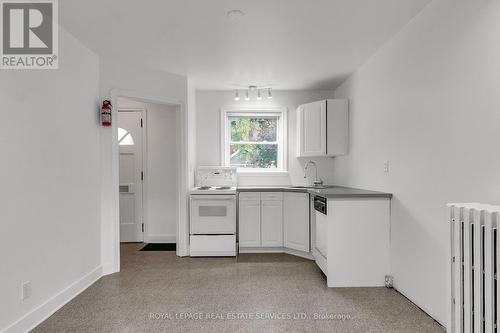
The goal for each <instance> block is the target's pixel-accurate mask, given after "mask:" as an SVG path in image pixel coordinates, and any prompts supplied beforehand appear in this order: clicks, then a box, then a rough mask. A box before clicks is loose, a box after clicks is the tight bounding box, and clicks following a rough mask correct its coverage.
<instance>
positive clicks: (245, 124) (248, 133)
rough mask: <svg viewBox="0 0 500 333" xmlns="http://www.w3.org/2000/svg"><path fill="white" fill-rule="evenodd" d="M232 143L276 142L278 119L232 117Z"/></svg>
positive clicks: (230, 119)
mask: <svg viewBox="0 0 500 333" xmlns="http://www.w3.org/2000/svg"><path fill="white" fill-rule="evenodd" d="M229 121H230V124H231V141H250V142H262V141H271V142H275V141H276V134H277V131H276V129H277V124H278V119H277V118H276V117H274V118H250V117H230V118H229Z"/></svg>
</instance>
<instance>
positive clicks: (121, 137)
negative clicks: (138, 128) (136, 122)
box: [118, 127, 134, 146]
mask: <svg viewBox="0 0 500 333" xmlns="http://www.w3.org/2000/svg"><path fill="white" fill-rule="evenodd" d="M118 144H119V145H120V146H132V145H133V144H134V139H132V135H131V134H130V133H129V132H127V131H126V130H124V129H123V128H121V127H118Z"/></svg>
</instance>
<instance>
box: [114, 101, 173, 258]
mask: <svg viewBox="0 0 500 333" xmlns="http://www.w3.org/2000/svg"><path fill="white" fill-rule="evenodd" d="M117 110H118V113H117V118H118V119H117V127H118V128H117V130H118V147H119V183H120V194H119V196H120V199H119V201H120V202H119V204H120V218H119V220H120V242H122V243H124V242H144V243H149V244H152V243H154V244H156V245H159V244H165V243H167V244H170V245H171V246H173V248H174V249H175V245H176V243H177V236H176V233H177V221H178V204H179V202H178V195H179V191H178V184H177V183H178V180H179V177H178V174H179V172H178V146H179V145H178V108H177V106H175V105H166V104H159V103H154V102H149V101H144V100H136V99H131V98H125V97H122V98H118V100H117ZM153 247H154V248H157V247H155V246H153ZM153 247H151V246H148V247H147V248H148V249H150V248H153Z"/></svg>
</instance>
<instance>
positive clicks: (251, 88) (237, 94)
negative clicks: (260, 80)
mask: <svg viewBox="0 0 500 333" xmlns="http://www.w3.org/2000/svg"><path fill="white" fill-rule="evenodd" d="M266 89H267V99H272V98H273V94H272V92H271V88H269V86H263V87H259V86H248V88H246V89H235V90H234V100H235V101H239V100H240V90H242V91H244V94H245V95H244V99H245V101H249V100H250V94H252V96H254V95H255V97H256V99H257V100H258V101H261V100H262V97H263V96H262V94H265V90H266ZM254 91H256V92H255V93H254Z"/></svg>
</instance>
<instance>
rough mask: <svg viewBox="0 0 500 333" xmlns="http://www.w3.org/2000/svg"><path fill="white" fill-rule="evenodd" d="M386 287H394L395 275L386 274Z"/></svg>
mask: <svg viewBox="0 0 500 333" xmlns="http://www.w3.org/2000/svg"><path fill="white" fill-rule="evenodd" d="M385 287H386V288H393V287H394V277H393V276H392V275H386V276H385Z"/></svg>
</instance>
